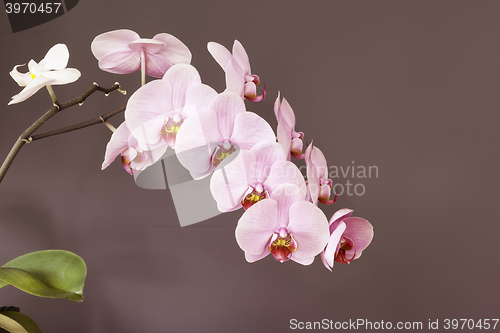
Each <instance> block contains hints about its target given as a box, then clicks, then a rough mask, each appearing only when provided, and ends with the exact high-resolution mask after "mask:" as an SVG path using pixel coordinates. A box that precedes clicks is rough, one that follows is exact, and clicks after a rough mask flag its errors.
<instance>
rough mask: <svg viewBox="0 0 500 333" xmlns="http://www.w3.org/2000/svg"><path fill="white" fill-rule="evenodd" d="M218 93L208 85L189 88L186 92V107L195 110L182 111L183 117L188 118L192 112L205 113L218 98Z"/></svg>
mask: <svg viewBox="0 0 500 333" xmlns="http://www.w3.org/2000/svg"><path fill="white" fill-rule="evenodd" d="M217 96H218V94H217V92H216V91H215V90H214V89H213V88H212V87H210V86H207V85H206V84H197V85H194V86H191V87H189V89H188V90H187V91H186V105H188V106H191V105H193V106H194V107H193V108H189V109H186V108H184V110H183V111H182V113H183V115H184V116H185V117H186V118H187V117H189V116H190V115H191V114H192V111H205V110H207V109H208V107H209V106H210V104H211V103H212V101H213V100H214V99H215V97H217Z"/></svg>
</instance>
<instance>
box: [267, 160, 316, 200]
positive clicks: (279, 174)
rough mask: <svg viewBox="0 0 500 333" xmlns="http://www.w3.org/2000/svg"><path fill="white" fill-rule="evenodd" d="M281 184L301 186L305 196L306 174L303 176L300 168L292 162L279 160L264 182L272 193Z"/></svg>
mask: <svg viewBox="0 0 500 333" xmlns="http://www.w3.org/2000/svg"><path fill="white" fill-rule="evenodd" d="M281 184H295V185H297V186H299V188H300V189H301V191H302V193H303V195H304V196H305V194H306V184H305V181H304V176H302V174H301V172H300V170H299V168H297V166H296V165H295V164H294V163H292V162H289V161H278V162H276V163H274V164H273V165H272V167H271V170H270V173H269V176H268V177H267V179H266V181H265V183H264V185H265V188H266V189H267V190H268V191H269V192H270V193H271V194H272V193H273V192H274V190H275V189H276V187H278V186H279V185H281Z"/></svg>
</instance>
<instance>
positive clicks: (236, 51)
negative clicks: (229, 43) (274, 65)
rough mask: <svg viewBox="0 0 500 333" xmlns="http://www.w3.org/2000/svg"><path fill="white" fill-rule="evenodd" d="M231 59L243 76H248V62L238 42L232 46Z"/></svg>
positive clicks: (243, 49)
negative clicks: (232, 58)
mask: <svg viewBox="0 0 500 333" xmlns="http://www.w3.org/2000/svg"><path fill="white" fill-rule="evenodd" d="M233 57H234V60H235V61H236V63H237V64H238V66H239V67H240V69H241V70H242V71H243V73H244V74H250V60H249V59H248V54H247V52H246V51H245V48H244V47H243V45H241V43H240V42H239V41H238V40H235V41H234V44H233Z"/></svg>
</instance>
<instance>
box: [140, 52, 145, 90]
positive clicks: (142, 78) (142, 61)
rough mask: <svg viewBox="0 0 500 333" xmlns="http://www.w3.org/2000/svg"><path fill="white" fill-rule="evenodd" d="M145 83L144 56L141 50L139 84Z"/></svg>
mask: <svg viewBox="0 0 500 333" xmlns="http://www.w3.org/2000/svg"><path fill="white" fill-rule="evenodd" d="M145 84H146V56H145V54H144V50H141V86H143V85H145Z"/></svg>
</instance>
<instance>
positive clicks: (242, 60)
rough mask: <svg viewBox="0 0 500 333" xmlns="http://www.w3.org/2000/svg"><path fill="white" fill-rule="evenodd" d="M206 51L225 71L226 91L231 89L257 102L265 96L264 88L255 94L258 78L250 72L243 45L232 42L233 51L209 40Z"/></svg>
mask: <svg viewBox="0 0 500 333" xmlns="http://www.w3.org/2000/svg"><path fill="white" fill-rule="evenodd" d="M207 47H208V51H209V52H210V54H211V55H212V56H213V57H214V59H215V61H217V63H218V64H219V65H220V66H221V67H222V69H223V70H224V72H225V73H226V87H227V91H232V92H234V93H236V94H238V95H240V96H241V98H246V99H248V100H249V101H252V102H259V101H261V100H263V99H264V98H265V97H266V88H265V87H264V90H263V91H262V95H259V96H257V85H258V84H259V82H260V79H259V77H258V76H257V75H252V74H251V73H250V61H249V59H248V54H247V52H246V51H245V49H244V48H243V45H241V43H240V42H239V41H237V40H235V41H234V44H233V53H232V54H231V52H229V50H228V49H226V48H225V47H224V46H222V45H221V44H218V43H215V42H210V43H208V45H207Z"/></svg>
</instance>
